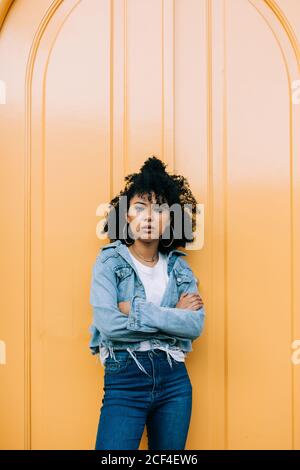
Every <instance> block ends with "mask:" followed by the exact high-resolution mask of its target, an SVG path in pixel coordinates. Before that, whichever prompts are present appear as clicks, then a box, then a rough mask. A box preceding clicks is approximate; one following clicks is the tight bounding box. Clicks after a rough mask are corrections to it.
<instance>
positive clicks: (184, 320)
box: [127, 278, 206, 341]
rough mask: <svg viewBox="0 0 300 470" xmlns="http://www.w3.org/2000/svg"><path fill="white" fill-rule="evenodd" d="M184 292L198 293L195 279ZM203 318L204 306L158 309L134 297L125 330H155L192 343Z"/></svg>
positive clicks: (202, 325)
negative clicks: (189, 340) (186, 339)
mask: <svg viewBox="0 0 300 470" xmlns="http://www.w3.org/2000/svg"><path fill="white" fill-rule="evenodd" d="M186 291H187V292H190V293H192V292H193V293H194V292H195V293H199V291H198V288H197V284H196V280H195V278H194V280H193V281H192V282H191V283H190V284H189V285H188V288H187V290H186ZM205 316H206V313H205V309H204V306H203V307H201V308H200V309H198V310H188V309H181V308H171V307H159V306H157V305H155V304H154V303H153V302H148V301H146V300H144V299H143V298H141V297H138V296H134V297H133V299H132V301H131V308H130V312H129V315H128V324H127V328H128V329H130V330H133V331H145V329H147V328H157V329H159V330H160V331H161V332H164V333H167V334H169V335H172V336H174V335H176V337H177V338H180V337H182V338H188V339H191V340H192V341H193V340H195V339H196V338H198V337H199V336H200V335H201V333H202V330H203V327H204V320H205Z"/></svg>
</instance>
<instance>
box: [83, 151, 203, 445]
mask: <svg viewBox="0 0 300 470" xmlns="http://www.w3.org/2000/svg"><path fill="white" fill-rule="evenodd" d="M125 180H126V186H125V189H124V190H123V191H121V192H120V194H119V195H118V196H116V197H115V198H114V199H112V201H111V203H110V211H109V213H108V214H107V219H106V220H105V225H104V228H103V233H104V232H108V235H109V239H110V240H111V243H109V244H108V245H106V246H104V247H103V248H102V249H101V250H100V253H99V254H98V256H97V258H96V262H95V263H94V266H93V274H92V282H91V293H90V302H91V304H92V306H93V313H94V315H93V324H92V325H91V329H90V331H91V333H92V337H91V341H90V349H91V351H92V353H93V354H99V356H100V359H101V362H102V364H103V365H104V368H105V375H104V396H103V399H102V407H101V410H100V418H99V424H98V431H97V437H96V445H95V449H96V450H100V449H107V450H116V449H121V450H137V449H138V448H139V444H140V440H141V437H142V434H143V430H144V427H145V425H146V428H147V437H148V448H149V449H150V450H166V449H169V450H171V449H175V450H183V449H184V448H185V443H186V439H187V434H188V429H189V424H190V418H191V410H192V385H191V382H190V378H189V375H188V372H187V369H186V366H185V357H186V355H187V353H188V352H190V351H192V341H194V340H195V339H196V338H198V337H199V336H200V335H201V333H202V330H203V325H204V318H205V311H204V307H203V302H202V299H201V297H200V295H199V292H198V288H197V279H196V277H195V276H194V274H193V272H192V270H191V268H190V266H189V265H188V263H187V262H186V261H185V259H184V257H185V256H187V255H186V253H184V252H182V251H180V250H178V249H177V247H178V246H183V247H185V245H186V243H187V242H191V241H193V233H192V231H193V229H194V228H195V214H196V210H197V207H196V204H197V203H196V200H195V198H194V196H193V195H192V193H191V190H190V188H189V185H188V182H187V180H186V179H185V178H184V177H182V176H180V175H170V174H168V173H167V171H166V169H165V164H164V163H163V162H161V161H160V160H159V159H157V158H156V157H155V156H153V157H150V158H149V159H148V160H147V161H146V162H145V163H144V165H143V166H142V168H141V170H140V172H139V173H133V174H131V175H128V176H127V177H126V178H125ZM188 209H189V210H188Z"/></svg>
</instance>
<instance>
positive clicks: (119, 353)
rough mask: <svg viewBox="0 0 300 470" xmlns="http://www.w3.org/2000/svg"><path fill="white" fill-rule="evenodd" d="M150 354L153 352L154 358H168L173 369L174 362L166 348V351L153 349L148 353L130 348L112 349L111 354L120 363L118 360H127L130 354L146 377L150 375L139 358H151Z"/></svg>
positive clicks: (147, 351)
mask: <svg viewBox="0 0 300 470" xmlns="http://www.w3.org/2000/svg"><path fill="white" fill-rule="evenodd" d="M149 352H152V353H153V356H154V357H156V356H157V357H166V358H167V360H168V363H169V365H170V367H172V360H171V358H170V355H169V351H168V347H167V348H166V350H162V349H158V348H152V349H148V350H146V351H136V350H131V349H130V348H127V349H115V348H110V354H111V356H112V357H113V358H114V359H115V360H116V361H118V359H122V358H126V357H128V355H129V354H130V356H131V357H132V358H133V360H134V361H135V363H136V364H137V366H138V367H139V369H141V370H142V371H143V372H144V373H145V374H146V375H149V374H148V372H147V371H146V370H145V368H144V367H143V365H142V364H141V363H140V362H139V360H138V358H140V359H142V358H144V357H149Z"/></svg>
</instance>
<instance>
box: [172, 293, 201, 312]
mask: <svg viewBox="0 0 300 470" xmlns="http://www.w3.org/2000/svg"><path fill="white" fill-rule="evenodd" d="M202 306H203V301H202V299H201V297H200V295H199V294H197V293H188V292H183V293H182V294H181V296H180V299H179V301H178V302H177V304H176V308H182V309H188V310H199V308H201V307H202Z"/></svg>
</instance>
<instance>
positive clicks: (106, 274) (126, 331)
mask: <svg viewBox="0 0 300 470" xmlns="http://www.w3.org/2000/svg"><path fill="white" fill-rule="evenodd" d="M189 291H191V292H195V293H197V292H198V289H197V285H196V282H195V281H194V282H192V283H191V284H190V285H189ZM90 303H91V304H92V306H93V313H94V325H95V326H96V328H97V329H98V330H99V331H101V332H102V333H103V334H104V335H105V336H106V337H107V338H109V339H115V340H120V341H122V340H123V341H126V340H129V339H130V340H132V341H141V340H143V339H146V338H147V337H149V334H150V336H151V337H153V333H158V334H167V335H172V336H173V337H174V336H175V337H178V338H179V339H187V338H188V339H191V340H194V339H196V338H197V337H198V336H200V335H201V332H202V329H203V326H204V320H205V310H204V307H203V306H201V307H200V308H199V309H198V310H191V309H186V308H169V307H159V306H157V305H155V304H154V303H153V302H148V301H146V300H145V299H143V298H141V297H139V296H136V295H135V296H133V298H132V299H131V301H130V304H129V308H128V310H127V312H128V313H124V312H122V311H121V310H120V309H119V305H118V302H117V285H116V281H115V277H114V274H113V272H112V271H111V268H110V267H109V265H107V264H106V263H105V262H102V261H101V260H100V259H97V260H96V262H95V264H94V266H93V274H92V282H91V290H90ZM124 311H125V310H124Z"/></svg>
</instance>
